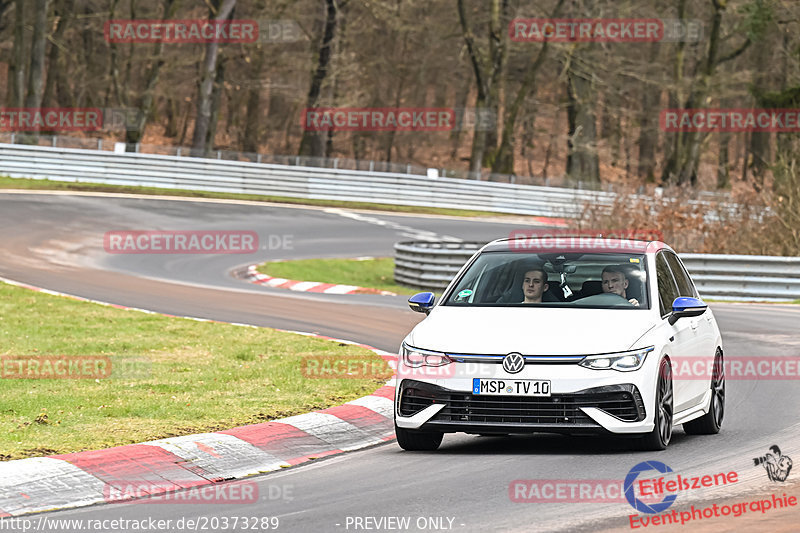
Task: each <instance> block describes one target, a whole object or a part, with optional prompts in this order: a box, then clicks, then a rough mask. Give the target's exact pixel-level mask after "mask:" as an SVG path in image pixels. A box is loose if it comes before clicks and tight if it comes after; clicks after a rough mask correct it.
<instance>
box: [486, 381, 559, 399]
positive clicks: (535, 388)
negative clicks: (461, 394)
mask: <svg viewBox="0 0 800 533" xmlns="http://www.w3.org/2000/svg"><path fill="white" fill-rule="evenodd" d="M472 394H483V395H490V396H550V381H549V380H545V379H481V378H473V379H472Z"/></svg>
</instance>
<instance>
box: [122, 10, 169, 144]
mask: <svg viewBox="0 0 800 533" xmlns="http://www.w3.org/2000/svg"><path fill="white" fill-rule="evenodd" d="M178 4H179V1H178V0H164V13H163V14H162V18H161V20H169V19H171V18H173V17H174V16H175V12H176V11H177V9H178ZM163 44H164V43H162V42H161V41H159V42H157V43H156V45H155V50H154V51H153V64H152V65H150V69H149V70H148V72H147V74H146V76H145V79H146V85H145V88H144V90H143V91H142V94H141V96H140V97H139V101H138V105H137V108H138V110H139V114H138V115H137V117H136V119H137V120H136V124H135V125H134V127H128V129H127V130H126V131H125V143H126V144H127V148H126V150H127V151H129V152H135V151H136V145H137V144H138V143H140V142H142V137H143V136H144V130H145V127H146V126H147V121H148V120H149V119H150V117H151V115H152V114H153V93H154V92H155V90H156V86H157V85H158V79H159V75H160V73H161V67H162V66H163V65H164V59H163V58H162V52H163V49H164V46H163Z"/></svg>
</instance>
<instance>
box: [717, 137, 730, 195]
mask: <svg viewBox="0 0 800 533" xmlns="http://www.w3.org/2000/svg"><path fill="white" fill-rule="evenodd" d="M730 144H731V134H730V133H721V134H720V136H719V154H718V157H717V189H727V188H729V187H730V186H731V166H730Z"/></svg>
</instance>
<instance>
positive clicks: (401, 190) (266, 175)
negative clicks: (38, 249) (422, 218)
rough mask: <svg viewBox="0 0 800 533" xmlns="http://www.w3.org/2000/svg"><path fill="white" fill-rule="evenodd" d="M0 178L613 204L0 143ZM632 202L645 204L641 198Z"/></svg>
mask: <svg viewBox="0 0 800 533" xmlns="http://www.w3.org/2000/svg"><path fill="white" fill-rule="evenodd" d="M251 155H252V154H251ZM297 159H298V161H299V160H300V159H301V158H300V157H298V158H297ZM0 174H7V175H9V176H11V177H17V178H38V179H51V180H54V181H71V182H89V183H104V184H112V185H134V186H143V187H156V188H169V189H182V190H195V191H213V192H227V193H248V194H256V195H264V196H279V197H281V196H282V197H290V198H308V199H316V200H343V201H353V202H372V203H376V204H391V205H408V206H424V207H440V208H450V209H469V210H476V211H490V212H495V213H511V214H518V215H530V216H540V217H552V218H576V217H578V216H580V215H581V214H582V213H583V211H584V208H585V207H586V206H587V205H591V206H594V207H599V208H600V209H601V210H602V209H608V208H610V207H611V206H612V205H613V203H614V200H615V198H616V194H615V193H613V192H607V191H599V190H590V189H581V188H561V187H543V186H535V185H519V184H510V183H497V182H488V181H477V180H468V179H456V178H444V177H442V178H432V177H428V176H420V175H414V174H402V173H391V172H372V171H366V170H351V169H336V168H320V167H313V166H300V165H278V164H265V163H260V162H253V161H242V160H224V159H220V160H217V159H207V158H201V157H181V156H178V155H160V154H146V153H136V152H123V153H116V152H107V151H103V150H89V149H85V148H60V147H50V146H30V145H23V144H2V143H0ZM636 198H637V199H646V197H644V196H636ZM657 199H658V197H657V198H656V199H655V200H656V201H657ZM689 203H692V204H701V205H702V206H703V208H704V210H705V212H706V217H707V218H708V219H709V220H714V219H716V218H718V212H717V210H718V209H722V210H723V211H724V210H731V211H732V210H734V209H735V206H734V205H732V204H727V203H725V201H724V197H723V196H721V195H719V194H716V193H708V192H700V193H698V195H697V199H694V200H689Z"/></svg>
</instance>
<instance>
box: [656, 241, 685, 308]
mask: <svg viewBox="0 0 800 533" xmlns="http://www.w3.org/2000/svg"><path fill="white" fill-rule="evenodd" d="M664 255H665V254H664V253H663V252H662V253H659V254H658V255H656V278H657V279H658V304H659V306H660V308H661V316H662V317H663V316H666V315H667V314H668V313H669V312H670V311H671V310H672V302H673V301H674V300H675V298H677V297H678V296H679V295H680V294H679V292H678V286H677V285H676V284H675V279H673V277H672V272H670V269H669V265H668V264H667V260H666V259H665V258H664Z"/></svg>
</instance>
